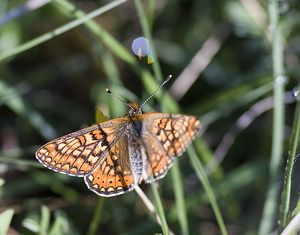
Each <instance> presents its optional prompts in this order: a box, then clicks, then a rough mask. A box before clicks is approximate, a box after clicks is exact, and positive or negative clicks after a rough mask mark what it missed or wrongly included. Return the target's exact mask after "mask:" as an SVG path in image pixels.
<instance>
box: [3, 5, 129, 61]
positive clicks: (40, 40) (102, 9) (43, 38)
mask: <svg viewBox="0 0 300 235" xmlns="http://www.w3.org/2000/svg"><path fill="white" fill-rule="evenodd" d="M56 1H58V0H56ZM124 2H126V0H116V1H113V2H111V3H108V4H106V5H105V6H103V7H100V8H98V9H96V10H94V11H92V12H91V13H89V14H87V15H85V16H82V17H80V18H78V19H77V20H73V21H71V22H69V23H67V24H65V25H63V26H61V27H58V28H56V29H54V30H52V31H50V32H48V33H45V34H43V35H41V36H39V37H36V38H34V39H32V40H30V41H29V42H26V43H24V44H22V45H20V46H18V47H15V48H13V49H11V50H7V51H4V52H3V53H2V54H0V61H3V60H5V59H8V58H10V57H12V56H15V55H17V54H20V53H22V52H24V51H27V50H29V49H31V48H33V47H35V46H37V45H40V44H42V43H44V42H46V41H48V40H51V39H53V38H54V37H56V36H59V35H61V34H63V33H65V32H67V31H69V30H71V29H74V28H76V27H77V26H79V25H81V24H83V23H85V22H86V21H88V20H90V19H92V18H95V17H96V16H99V15H101V14H103V13H105V12H107V11H109V10H111V9H113V8H114V7H117V6H119V5H120V4H122V3H124Z"/></svg>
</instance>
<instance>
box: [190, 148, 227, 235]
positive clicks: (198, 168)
mask: <svg viewBox="0 0 300 235" xmlns="http://www.w3.org/2000/svg"><path fill="white" fill-rule="evenodd" d="M187 151H188V154H189V157H190V160H191V162H192V166H193V167H194V169H195V171H196V174H197V175H198V178H199V179H200V180H201V183H202V185H203V187H204V189H205V192H206V194H207V197H208V200H209V201H210V204H211V206H212V209H213V211H214V213H215V216H216V219H217V222H218V224H219V227H220V230H221V233H222V235H227V234H228V232H227V229H226V226H225V223H224V221H223V217H222V215H221V212H220V209H219V206H218V203H217V200H216V197H215V194H214V191H213V189H212V187H211V185H210V183H209V181H208V178H207V176H206V173H205V170H204V168H203V166H202V164H201V162H200V161H199V159H198V158H197V154H196V152H195V150H194V148H193V147H192V146H191V147H189V148H188V150H187Z"/></svg>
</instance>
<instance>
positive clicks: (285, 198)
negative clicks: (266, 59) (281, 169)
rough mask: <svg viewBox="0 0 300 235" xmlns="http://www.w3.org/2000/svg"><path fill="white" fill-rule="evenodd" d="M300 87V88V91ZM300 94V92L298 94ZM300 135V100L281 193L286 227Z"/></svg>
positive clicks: (283, 225) (282, 227)
mask: <svg viewBox="0 0 300 235" xmlns="http://www.w3.org/2000/svg"><path fill="white" fill-rule="evenodd" d="M299 89H300V87H299V88H298V92H299ZM298 96H299V94H298ZM299 135H300V101H299V100H298V101H297V105H296V111H295V115H294V122H293V126H292V133H291V138H290V145H289V150H288V159H287V163H286V168H285V176H284V184H283V191H282V195H281V206H280V209H281V210H280V226H281V229H284V228H285V227H286V225H287V223H288V222H289V220H290V218H289V210H290V203H291V202H290V201H291V188H292V173H293V168H294V163H295V161H296V156H297V147H298V145H299V138H300V137H299Z"/></svg>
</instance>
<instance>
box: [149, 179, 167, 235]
mask: <svg viewBox="0 0 300 235" xmlns="http://www.w3.org/2000/svg"><path fill="white" fill-rule="evenodd" d="M150 186H151V191H152V194H153V199H154V202H155V208H156V210H157V212H158V216H159V218H160V222H161V228H162V232H163V234H164V235H169V234H170V232H169V227H168V224H167V220H166V216H165V213H164V208H163V205H162V202H161V199H160V196H159V192H158V189H157V184H156V183H155V182H154V183H152V184H151V185H150Z"/></svg>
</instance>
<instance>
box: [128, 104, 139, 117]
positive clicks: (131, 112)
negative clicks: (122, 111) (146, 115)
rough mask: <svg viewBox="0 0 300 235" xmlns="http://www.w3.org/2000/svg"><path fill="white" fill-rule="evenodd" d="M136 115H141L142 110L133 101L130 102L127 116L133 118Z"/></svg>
mask: <svg viewBox="0 0 300 235" xmlns="http://www.w3.org/2000/svg"><path fill="white" fill-rule="evenodd" d="M138 114H142V110H141V108H140V106H139V105H138V104H137V103H136V102H134V101H132V102H130V103H129V110H128V116H135V115H138Z"/></svg>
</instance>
